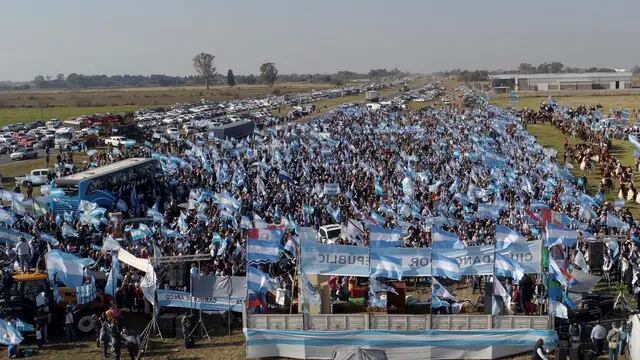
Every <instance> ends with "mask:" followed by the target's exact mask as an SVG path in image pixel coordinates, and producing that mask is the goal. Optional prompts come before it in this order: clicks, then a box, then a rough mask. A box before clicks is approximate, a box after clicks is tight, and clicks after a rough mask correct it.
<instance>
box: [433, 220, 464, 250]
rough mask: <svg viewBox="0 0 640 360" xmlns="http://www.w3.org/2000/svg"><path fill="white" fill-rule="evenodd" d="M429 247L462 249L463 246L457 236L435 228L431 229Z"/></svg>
mask: <svg viewBox="0 0 640 360" xmlns="http://www.w3.org/2000/svg"><path fill="white" fill-rule="evenodd" d="M431 247H432V248H433V249H464V248H465V246H464V244H463V243H462V241H460V238H458V235H456V234H454V233H450V232H448V231H445V230H442V229H441V228H439V227H437V226H432V227H431Z"/></svg>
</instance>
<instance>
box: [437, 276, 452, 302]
mask: <svg viewBox="0 0 640 360" xmlns="http://www.w3.org/2000/svg"><path fill="white" fill-rule="evenodd" d="M431 281H432V282H431V292H432V293H433V294H434V295H435V296H437V297H439V298H441V299H446V300H453V301H455V302H457V301H458V299H456V297H455V296H454V295H453V294H452V293H451V291H450V290H449V289H447V287H446V286H444V285H442V284H440V282H439V281H438V279H436V278H433V279H431Z"/></svg>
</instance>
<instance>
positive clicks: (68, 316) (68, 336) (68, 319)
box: [64, 304, 76, 342]
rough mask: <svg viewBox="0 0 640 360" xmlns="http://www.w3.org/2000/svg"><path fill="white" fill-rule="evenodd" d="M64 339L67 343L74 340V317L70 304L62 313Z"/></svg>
mask: <svg viewBox="0 0 640 360" xmlns="http://www.w3.org/2000/svg"><path fill="white" fill-rule="evenodd" d="M64 338H65V340H66V341H67V342H72V341H75V340H76V327H75V315H74V313H73V305H71V304H68V305H67V307H66V310H65V313H64Z"/></svg>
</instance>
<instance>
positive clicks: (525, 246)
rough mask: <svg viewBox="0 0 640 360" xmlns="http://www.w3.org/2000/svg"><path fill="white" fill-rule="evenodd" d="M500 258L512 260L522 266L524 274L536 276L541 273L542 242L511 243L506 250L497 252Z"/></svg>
mask: <svg viewBox="0 0 640 360" xmlns="http://www.w3.org/2000/svg"><path fill="white" fill-rule="evenodd" d="M496 252H498V253H500V254H501V255H502V256H506V257H508V258H510V259H512V260H513V261H514V262H516V263H518V264H519V265H520V266H522V269H523V271H524V273H525V274H538V273H540V272H541V271H542V269H541V265H540V264H541V259H542V240H536V241H527V242H524V243H513V244H511V246H509V247H508V248H506V249H502V250H497V251H496Z"/></svg>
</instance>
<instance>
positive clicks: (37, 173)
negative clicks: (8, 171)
mask: <svg viewBox="0 0 640 360" xmlns="http://www.w3.org/2000/svg"><path fill="white" fill-rule="evenodd" d="M50 172H51V170H49V169H35V170H31V174H30V175H25V176H18V177H16V185H21V186H24V185H25V184H26V183H27V182H30V183H31V184H32V185H35V186H40V185H44V184H46V183H48V182H49V173H50Z"/></svg>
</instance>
